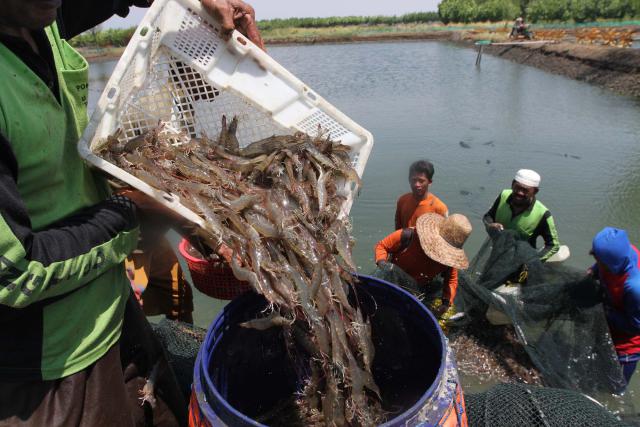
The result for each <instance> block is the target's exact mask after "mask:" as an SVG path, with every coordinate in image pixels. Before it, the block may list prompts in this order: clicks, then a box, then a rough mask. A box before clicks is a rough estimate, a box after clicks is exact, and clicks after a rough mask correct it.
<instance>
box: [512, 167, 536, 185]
mask: <svg viewBox="0 0 640 427" xmlns="http://www.w3.org/2000/svg"><path fill="white" fill-rule="evenodd" d="M514 179H515V181H516V182H519V183H520V184H522V185H526V186H527V187H536V188H537V187H539V186H540V175H538V173H537V172H536V171H532V170H531V169H520V170H519V171H518V172H517V173H516V177H515V178H514Z"/></svg>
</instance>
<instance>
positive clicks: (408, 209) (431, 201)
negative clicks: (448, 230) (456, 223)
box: [395, 193, 449, 230]
mask: <svg viewBox="0 0 640 427" xmlns="http://www.w3.org/2000/svg"><path fill="white" fill-rule="evenodd" d="M426 213H437V214H440V215H442V216H447V215H448V214H449V209H448V208H447V205H445V204H444V203H443V202H442V200H440V199H439V198H438V197H437V196H436V195H435V194H432V193H427V197H426V198H425V199H424V200H420V201H417V200H416V198H415V197H413V194H411V193H407V194H403V195H402V196H400V198H399V199H398V203H397V205H396V222H395V226H396V230H400V229H402V228H407V227H415V226H416V221H417V220H418V218H419V217H420V215H424V214H426Z"/></svg>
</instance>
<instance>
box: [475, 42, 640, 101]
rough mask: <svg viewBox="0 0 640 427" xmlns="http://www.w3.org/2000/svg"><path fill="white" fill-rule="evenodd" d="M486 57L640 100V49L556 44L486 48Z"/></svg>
mask: <svg viewBox="0 0 640 427" xmlns="http://www.w3.org/2000/svg"><path fill="white" fill-rule="evenodd" d="M463 43H465V44H468V45H471V43H470V42H463ZM484 53H488V54H491V55H494V56H497V57H500V58H504V59H508V60H510V61H514V62H517V63H520V64H524V65H530V66H533V67H536V68H540V69H542V70H545V71H549V72H551V73H554V74H561V75H563V76H566V77H569V78H572V79H575V80H580V81H585V82H588V83H591V84H595V85H598V86H602V87H605V88H607V89H610V90H613V91H615V92H617V93H620V94H624V95H630V96H636V97H640V49H621V48H614V47H608V46H595V45H581V44H576V43H556V44H544V45H525V44H522V45H509V46H485V47H484Z"/></svg>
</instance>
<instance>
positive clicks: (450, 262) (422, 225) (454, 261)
mask: <svg viewBox="0 0 640 427" xmlns="http://www.w3.org/2000/svg"><path fill="white" fill-rule="evenodd" d="M471 229H472V228H471V223H470V222H469V220H468V219H467V217H466V216H464V215H460V214H453V215H450V216H449V217H448V218H445V217H443V216H441V215H439V214H436V213H427V214H424V215H421V216H420V218H418V221H417V223H416V230H417V231H418V238H419V239H420V246H421V247H422V250H423V251H424V253H425V254H426V255H427V256H428V257H429V258H431V259H432V260H434V261H436V262H439V263H440V264H442V265H446V266H448V267H453V268H457V269H465V268H467V267H468V266H469V259H468V258H467V255H466V254H465V253H464V250H463V249H462V245H464V242H465V241H466V240H467V237H469V235H470V234H471Z"/></svg>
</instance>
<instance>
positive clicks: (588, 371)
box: [456, 231, 624, 394]
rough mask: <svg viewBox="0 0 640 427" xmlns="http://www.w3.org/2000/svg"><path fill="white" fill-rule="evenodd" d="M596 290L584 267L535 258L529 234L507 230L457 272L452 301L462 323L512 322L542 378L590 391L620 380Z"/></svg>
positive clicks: (614, 386)
mask: <svg viewBox="0 0 640 427" xmlns="http://www.w3.org/2000/svg"><path fill="white" fill-rule="evenodd" d="M602 298H603V294H602V290H601V287H600V285H599V284H598V283H597V282H596V281H594V280H592V279H591V278H589V277H587V276H586V274H585V272H584V271H581V270H577V269H575V268H571V267H568V266H566V265H562V264H560V263H541V262H540V261H539V258H538V254H537V252H536V251H535V250H534V249H533V248H532V247H531V246H530V245H529V244H528V243H527V242H525V241H521V240H518V239H517V237H516V235H515V234H514V233H513V232H510V231H505V232H502V233H498V234H497V235H495V236H493V237H492V238H491V239H488V240H487V242H485V244H484V245H483V246H482V248H481V249H480V251H479V253H478V255H477V256H476V257H475V258H474V259H473V260H472V262H471V265H470V266H469V268H468V270H466V271H465V272H461V274H460V278H459V286H458V297H457V299H456V304H457V305H458V306H459V310H463V311H464V312H465V314H466V315H465V318H466V322H467V325H468V326H467V328H470V329H473V328H474V327H475V328H476V329H478V328H477V326H478V325H479V324H481V325H482V329H483V330H484V331H485V332H484V334H485V335H486V334H487V333H489V330H490V329H491V328H503V330H505V331H509V330H512V331H513V332H514V333H515V336H516V337H517V341H518V342H519V343H520V344H522V345H523V346H524V349H525V350H526V353H527V354H528V356H529V358H530V359H531V361H532V362H533V365H535V367H536V369H537V371H539V373H540V375H541V378H542V382H543V383H544V384H545V385H548V386H550V387H559V388H565V389H572V390H576V391H580V392H583V393H588V394H591V393H595V392H616V391H619V390H620V389H621V388H622V386H623V384H624V380H623V378H622V372H621V369H620V365H619V363H618V361H617V357H616V354H615V351H614V349H613V344H612V341H611V338H610V336H609V330H608V326H607V322H606V319H605V316H604V311H603V308H602ZM487 318H489V319H491V320H492V323H494V324H495V323H498V324H503V325H504V326H492V325H491V324H490V323H489V322H487ZM509 324H512V325H513V326H510V325H509ZM511 328H512V329H511ZM494 332H495V330H494ZM481 335H482V334H481ZM458 351H459V350H458Z"/></svg>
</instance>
